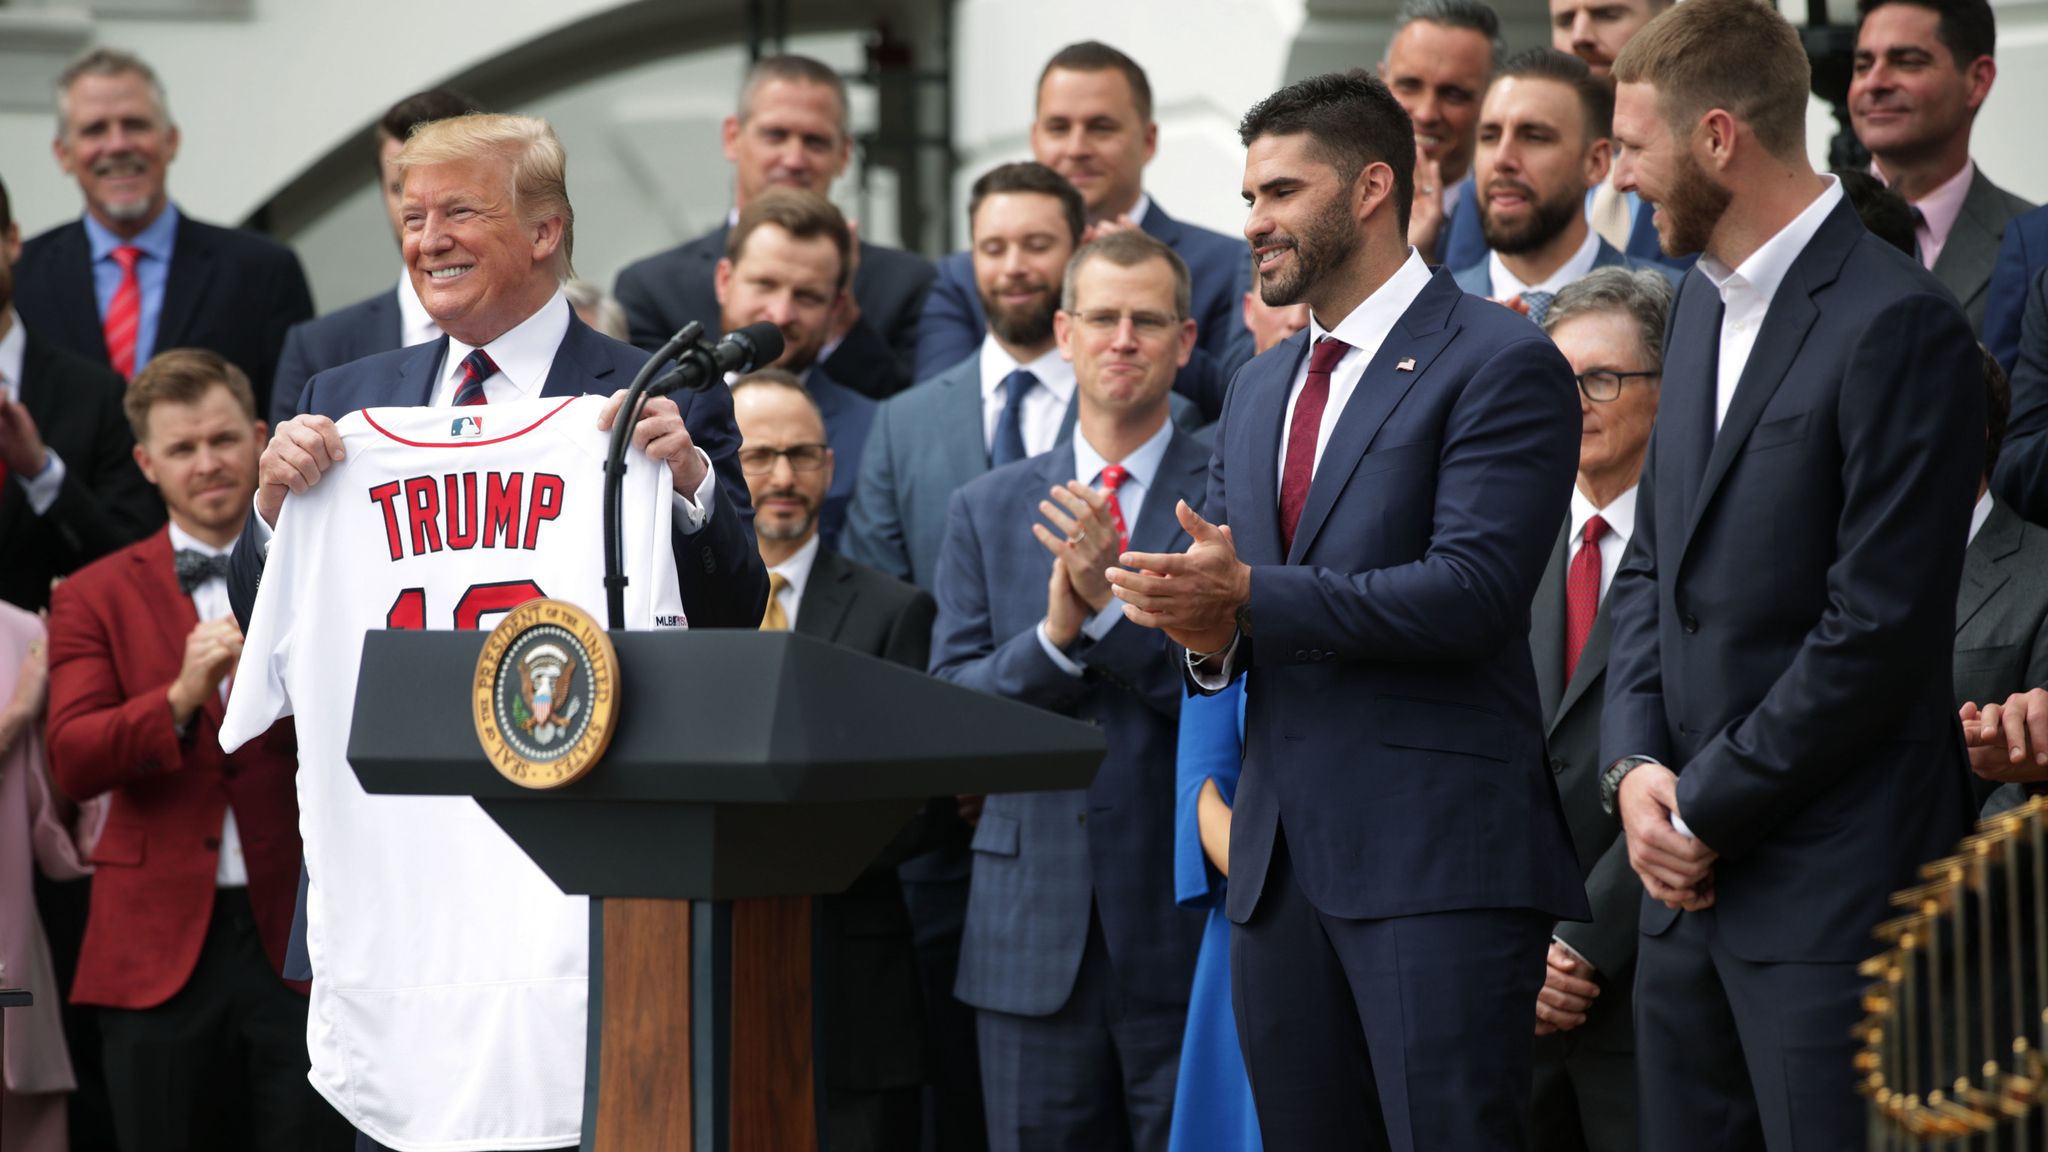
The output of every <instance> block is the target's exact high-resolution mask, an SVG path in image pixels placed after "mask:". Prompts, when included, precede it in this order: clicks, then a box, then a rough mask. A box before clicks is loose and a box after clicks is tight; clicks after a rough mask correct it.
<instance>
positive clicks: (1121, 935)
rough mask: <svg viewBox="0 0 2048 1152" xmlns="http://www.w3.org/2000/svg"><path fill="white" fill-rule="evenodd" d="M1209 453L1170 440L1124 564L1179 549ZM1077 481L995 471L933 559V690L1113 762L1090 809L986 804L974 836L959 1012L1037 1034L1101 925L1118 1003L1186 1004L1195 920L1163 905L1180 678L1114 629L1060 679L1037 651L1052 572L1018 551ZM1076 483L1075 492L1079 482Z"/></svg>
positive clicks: (1065, 464)
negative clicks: (1058, 729)
mask: <svg viewBox="0 0 2048 1152" xmlns="http://www.w3.org/2000/svg"><path fill="white" fill-rule="evenodd" d="M1208 460H1209V451H1208V449H1206V448H1204V447H1203V446H1202V445H1201V444H1200V443H1199V442H1197V441H1196V440H1195V439H1194V438H1192V437H1190V436H1189V435H1188V434H1187V433H1185V432H1181V431H1179V430H1176V431H1175V432H1174V434H1173V438H1172V439H1171V440H1170V441H1169V442H1168V444H1167V449H1166V454H1165V457H1164V458H1163V460H1162V461H1161V463H1160V466H1159V473H1158V475H1157V476H1155V477H1154V478H1153V481H1152V486H1151V488H1150V489H1149V490H1148V491H1147V492H1146V494H1145V505H1144V508H1143V510H1142V511H1141V512H1140V513H1139V515H1138V519H1137V522H1136V523H1134V524H1132V525H1131V526H1130V528H1131V547H1132V548H1135V549H1138V550H1139V551H1144V552H1179V551H1182V550H1184V549H1186V547H1187V546H1188V536H1187V533H1186V532H1184V531H1182V530H1181V526H1180V521H1179V519H1178V518H1177V517H1176V515H1175V513H1174V505H1175V503H1176V502H1177V501H1180V500H1186V501H1187V502H1188V503H1189V504H1191V505H1198V504H1199V503H1200V501H1201V497H1202V483H1203V482H1202V477H1203V472H1204V470H1205V469H1206V467H1207V465H1208ZM1073 478H1074V447H1073V441H1071V440H1066V441H1062V442H1061V443H1060V444H1059V445H1057V446H1056V447H1054V448H1053V449H1052V450H1051V451H1050V452H1046V453H1044V454H1043V455H1039V456H1034V457H1032V458H1030V459H1028V460H1020V461H1018V462H1017V463H1015V464H1009V465H1005V466H1004V467H1002V468H998V469H996V470H995V471H993V472H990V473H988V474H986V475H984V476H981V477H980V478H978V479H976V480H975V481H974V482H973V483H970V484H968V485H967V486H966V487H965V488H962V489H960V491H959V492H957V493H955V494H954V496H953V500H952V507H951V509H950V511H949V514H948V517H947V527H946V544H945V547H944V549H943V551H941V553H940V557H939V566H940V571H939V580H938V599H939V618H938V623H937V625H936V626H935V628H934V631H933V635H932V673H933V674H934V675H936V676H938V677H939V678H940V679H943V680H950V681H952V682H954V683H956V684H964V685H966V686H967V687H970V688H975V689H978V690H980V691H983V692H987V693H990V694H991V695H996V696H1007V697H1009V698H1010V699H1013V700H1022V701H1024V702H1025V703H1028V704H1035V705H1037V706H1039V707H1041V708H1045V709H1048V710H1050V711H1054V712H1060V713H1063V714H1065V715H1068V716H1075V717H1078V718H1080V719H1083V720H1087V721H1090V722H1092V723H1095V724H1099V725H1101V726H1102V729H1103V732H1104V735H1105V736H1107V737H1108V740H1109V754H1108V755H1107V756H1106V757H1105V758H1104V759H1103V762H1102V767H1101V769H1100V770H1098V771H1097V772H1096V774H1095V780H1094V782H1093V783H1092V784H1090V785H1089V787H1088V788H1087V790H1086V791H1078V792H1021V793H1015V794H1011V795H1003V796H990V797H989V798H988V806H987V807H986V808H985V809H983V811H982V814H981V824H980V825H979V826H978V827H977V828H976V829H975V832H974V882H973V888H972V894H971V895H970V897H969V899H968V905H967V932H966V937H965V939H964V941H963V943H962V945H961V952H960V974H959V978H958V982H957V983H956V985H955V987H954V993H955V995H957V996H959V997H960V999H962V1000H964V1001H966V1002H967V1003H969V1004H972V1005H974V1006H975V1007H977V1008H988V1009H993V1010H995V1011H999V1012H1011V1013H1016V1014H1019V1015H1025V1016H1043V1015H1047V1014H1049V1013H1051V1012H1054V1011H1056V1010H1058V1009H1059V1008H1060V1006H1061V1005H1063V1004H1065V1003H1066V1002H1067V998H1068V996H1069V994H1070V993H1071V992H1072V991H1073V986H1074V977H1075V975H1076V973H1078V972H1079V971H1080V968H1081V955H1082V952H1083V950H1084V948H1085V946H1086V944H1087V939H1088V920H1089V910H1090V908H1091V907H1093V908H1094V909H1095V913H1096V915H1097V916H1099V917H1100V920H1101V923H1102V935H1103V941H1104V943H1105V944H1106V945H1107V946H1108V948H1109V955H1110V961H1111V964H1112V965H1113V966H1114V968H1115V970H1116V976H1117V985H1118V987H1119V988H1120V989H1121V991H1122V992H1123V993H1124V994H1126V995H1130V996H1135V997H1138V998H1141V999H1144V1000H1147V1001H1151V1002H1153V1003H1160V1004H1173V1003H1185V1002H1186V1000H1187V998H1188V987H1189V985H1190V983H1191V982H1192V981H1193V979H1194V971H1195V951H1196V948H1197V946H1198V945H1199V943H1200V940H1201V932H1202V918H1201V916H1200V914H1198V913H1196V912H1193V911H1190V910H1188V909H1184V908H1181V907H1178V906H1177V905H1176V904H1175V903H1174V899H1173V804H1174V799H1173V787H1174V748H1175V741H1176V737H1177V732H1178V728H1179V722H1180V721H1179V718H1180V701H1181V696H1182V691H1181V675H1180V670H1179V667H1178V666H1177V662H1176V659H1175V656H1174V654H1173V653H1172V652H1171V651H1170V648H1171V645H1170V643H1169V642H1168V641H1167V640H1166V638H1165V635H1164V634H1163V633H1160V632H1157V631H1154V630H1152V629H1149V628H1142V627H1139V626H1138V625H1136V624H1133V623H1131V622H1130V621H1128V620H1122V621H1119V622H1118V623H1117V624H1116V626H1115V627H1113V628H1111V629H1110V630H1109V632H1108V633H1106V634H1105V635H1104V636H1103V637H1102V639H1100V640H1092V641H1091V640H1089V639H1087V638H1086V637H1085V636H1084V637H1083V638H1082V639H1081V640H1080V641H1079V642H1078V643H1077V644H1076V646H1075V647H1074V649H1073V650H1072V651H1071V652H1070V653H1069V655H1070V656H1071V657H1072V659H1073V660H1074V662H1075V663H1077V664H1079V665H1081V666H1082V668H1084V669H1085V670H1086V672H1087V674H1086V675H1085V676H1079V677H1077V676H1072V675H1069V674H1068V673H1067V672H1066V671H1065V670H1063V669H1061V668H1060V667H1059V666H1058V665H1057V664H1054V663H1053V662H1052V660H1051V658H1049V657H1048V656H1047V655H1046V654H1045V650H1044V647H1043V646H1042V645H1040V644H1039V642H1038V623H1039V621H1040V620H1042V619H1044V618H1045V589H1046V584H1047V583H1048V582H1049V581H1050V580H1051V578H1052V557H1051V555H1050V554H1048V553H1047V552H1046V550H1045V549H1044V547H1043V546H1041V545H1040V544H1039V543H1038V540H1037V539H1036V538H1035V537H1034V536H1033V535H1032V533H1031V527H1030V526H1031V525H1032V524H1033V523H1034V522H1039V521H1040V520H1041V518H1040V516H1039V514H1038V504H1039V501H1041V500H1043V499H1045V494H1046V492H1047V490H1048V489H1050V488H1051V487H1052V486H1053V485H1055V484H1059V483H1063V482H1065V481H1067V480H1071V479H1073ZM1084 479H1085V477H1084Z"/></svg>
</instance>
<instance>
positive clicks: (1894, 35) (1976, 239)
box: [1849, 0, 2033, 332]
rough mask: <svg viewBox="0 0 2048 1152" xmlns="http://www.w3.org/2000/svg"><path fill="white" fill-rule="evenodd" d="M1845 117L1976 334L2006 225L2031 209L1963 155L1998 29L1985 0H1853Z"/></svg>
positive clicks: (1990, 70) (1991, 72) (1925, 260)
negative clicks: (1858, 21)
mask: <svg viewBox="0 0 2048 1152" xmlns="http://www.w3.org/2000/svg"><path fill="white" fill-rule="evenodd" d="M1857 9H1858V10H1859V11H1860V12H1861V13H1862V15H1863V22H1862V25H1861V26H1860V27H1859V28H1858V29H1857V31H1856V63H1855V75H1854V78H1853V79H1851V80H1850V82H1849V119H1850V122H1851V123H1852V124H1853V126H1854V127H1855V129H1856V137H1857V139H1859V140H1861V141H1862V142H1863V145H1864V147H1866V148H1868V149H1870V155H1871V161H1870V172H1871V175H1873V176H1876V177H1877V178H1878V179H1880V180H1883V181H1884V182H1885V183H1886V184H1888V185H1890V186H1891V187H1892V189H1893V190H1894V191H1896V192H1898V194H1899V195H1901V196H1903V197H1905V198H1906V202H1907V203H1908V204H1911V205H1912V206H1913V214H1914V229H1913V231H1914V238H1915V239H1916V240H1917V241H1918V242H1919V256H1920V263H1921V264H1922V265H1923V266H1925V267H1926V268H1927V269H1928V270H1929V271H1931V272H1933V273H1934V275H1935V277H1936V278H1937V279H1939V280H1940V281H1941V282H1942V283H1943V284H1945V285H1947V286H1948V290H1949V291H1950V292H1952V293H1954V294H1955V298H1956V301H1957V302H1958V303H1960V304H1961V305H1962V306H1963V311H1964V312H1965V313H1966V314H1967V315H1968V316H1969V317H1970V325H1971V326H1972V327H1973V328H1975V329H1976V330H1978V331H1979V332H1982V331H1983V327H1984V302H1985V294H1986V290H1987V289H1988V288H1989V287H1990V284H1991V269H1992V267H1993V266H1994V265H1995V264H1997V262H1998V242H1999V240H2000V239H2001V238H2002V237H2003V236H2004V235H2005V224H2006V221H2008V220H2010V219H2012V218H2013V217H2015V216H2018V215H2019V214H2021V213H2022V212H2025V211H2027V210H2028V209H2030V208H2032V207H2033V205H2032V204H2029V203H2028V202H2026V201H2025V200H2022V199H2020V198H2019V197H2017V196H2014V195H2012V194H2011V193H2009V192H2007V191H2005V190H2004V189H2002V188H2000V187H1999V186H1998V185H1996V184H1993V183H1992V182H1991V181H1990V180H1989V179H1988V178H1986V177H1985V175H1984V173H1983V172H1981V171H1979V170H1978V168H1977V166H1976V164H1975V163H1974V162H1972V161H1971V159H1970V128H1971V125H1972V124H1974V123H1975V122H1976V119H1977V110H1978V109H1979V108H1981V107H1982V106H1983V104H1984V98H1985V97H1987V96H1989V95H1990V94H1991V84H1992V81H1994V80H1995V79H1997V77H1998V65H1997V64H1996V63H1994V62H1993V60H1992V53H1993V51H1994V49H1995V48H1996V47H1997V42H1998V25H1997V21H1996V20H1995V19H1994V18H1993V17H1992V14H1991V4H1990V0H1861V2H1860V3H1859V4H1858V5H1857Z"/></svg>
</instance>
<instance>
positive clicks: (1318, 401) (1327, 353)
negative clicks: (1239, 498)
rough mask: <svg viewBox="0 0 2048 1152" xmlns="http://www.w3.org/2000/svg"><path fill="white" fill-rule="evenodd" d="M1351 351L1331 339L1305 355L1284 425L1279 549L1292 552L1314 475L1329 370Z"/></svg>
mask: <svg viewBox="0 0 2048 1152" xmlns="http://www.w3.org/2000/svg"><path fill="white" fill-rule="evenodd" d="M1349 351H1351V345H1349V344H1346V343H1345V342H1343V341H1342V340H1339V339H1337V338H1336V337H1335V336H1325V337H1323V338H1322V339H1321V340H1318V341H1316V346H1315V349H1314V350H1313V351H1311V352H1310V353H1309V355H1308V381H1307V382H1306V383H1305V384H1303V385H1302V386H1301V395H1300V396H1299V397H1297V398H1296V399H1295V401H1294V419H1293V420H1291V421H1289V422H1288V425H1287V457H1286V459H1287V465H1286V467H1285V468H1283V469H1282V470H1281V472H1280V547H1281V548H1282V550H1284V551H1290V552H1291V551H1293V549H1294V527H1295V525H1297V524H1299V523H1301V508H1302V505H1304V504H1307V503H1308V485H1309V481H1311V480H1313V479H1315V474H1316V437H1317V436H1318V435H1319V434H1320V433H1321V431H1322V427H1323V409H1324V408H1325V407H1327V406H1328V405H1329V403H1330V369H1332V368H1335V367H1336V366H1337V361H1339V360H1342V359H1343V358H1344V354H1345V353H1346V352H1349Z"/></svg>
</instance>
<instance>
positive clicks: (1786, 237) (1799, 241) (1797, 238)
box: [1699, 173, 1842, 308]
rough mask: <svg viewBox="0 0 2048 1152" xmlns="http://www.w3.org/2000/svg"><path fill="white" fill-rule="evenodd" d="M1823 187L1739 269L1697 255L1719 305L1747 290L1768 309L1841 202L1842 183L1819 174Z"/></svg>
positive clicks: (1707, 255)
mask: <svg viewBox="0 0 2048 1152" xmlns="http://www.w3.org/2000/svg"><path fill="white" fill-rule="evenodd" d="M1821 182H1822V183H1823V184H1825V185H1826V187H1825V188H1822V189H1821V193H1820V195H1819V196H1817V197H1815V198H1814V201H1813V203H1811V204H1808V205H1807V206H1806V210H1805V211H1803V212H1801V213H1800V214H1799V215H1797V216H1794V217H1793V218H1792V222H1791V223H1789V224H1787V225H1785V226H1784V227H1783V228H1780V229H1779V230H1778V233H1777V235H1775V236H1772V237H1771V238H1770V239H1769V240H1766V241H1764V242H1763V244H1762V245H1761V246H1760V247H1758V248H1757V250H1756V251H1754V252H1752V253H1750V254H1749V259H1747V260H1744V261H1743V262H1742V266H1741V267H1739V268H1733V269H1731V268H1729V267H1728V266H1727V265H1726V264H1723V263H1722V262H1721V261H1720V260H1719V259H1717V258H1716V257H1714V256H1713V255H1712V254H1711V253H1709V254H1703V255H1701V256H1700V261H1699V267H1700V271H1701V272H1702V273H1703V274H1705V276H1706V277H1707V279H1708V281H1710V282H1711V283H1712V284H1713V285H1714V288H1715V289H1716V290H1717V291H1719V292H1720V294H1721V302H1722V303H1723V304H1724V305H1725V304H1728V303H1730V302H1731V301H1730V295H1731V294H1732V293H1733V292H1735V291H1737V290H1739V288H1742V287H1747V288H1748V289H1749V290H1750V291H1751V292H1754V293H1755V294H1756V298H1757V300H1758V301H1759V302H1760V303H1761V304H1762V306H1763V307H1765V308H1769V307H1770V303H1771V299H1772V298H1773V297H1775V296H1776V295H1777V294H1778V285H1780V284H1783V283H1784V282H1785V275H1786V273H1788V272H1790V271H1791V270H1792V262H1793V261H1794V260H1797V259H1799V254H1800V253H1801V252H1804V251H1806V246H1807V245H1808V244H1810V243H1812V242H1813V237H1814V234H1815V233H1817V232H1819V231H1820V226H1821V224H1823V223H1824V222H1826V220H1827V218H1828V213H1830V212H1832V211H1834V210H1835V205H1837V204H1840V203H1841V202H1842V182H1841V181H1840V180H1837V179H1835V178H1834V176H1832V175H1830V174H1828V173H1822V174H1821Z"/></svg>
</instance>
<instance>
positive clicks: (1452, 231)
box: [1443, 180, 1699, 295]
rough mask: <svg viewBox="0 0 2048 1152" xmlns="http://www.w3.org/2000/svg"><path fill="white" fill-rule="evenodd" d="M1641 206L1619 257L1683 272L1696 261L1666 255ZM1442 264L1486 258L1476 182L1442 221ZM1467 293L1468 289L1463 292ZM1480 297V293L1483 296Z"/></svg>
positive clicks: (1453, 265) (1694, 257)
mask: <svg viewBox="0 0 2048 1152" xmlns="http://www.w3.org/2000/svg"><path fill="white" fill-rule="evenodd" d="M1648 207H1649V206H1648V205H1643V206H1642V207H1641V208H1638V209H1637V210H1636V214H1635V221H1634V222H1633V223H1631V224H1630V225H1629V230H1628V247H1627V248H1624V249H1622V254H1623V255H1624V256H1627V257H1628V258H1629V259H1631V260H1635V261H1638V262H1640V263H1647V264H1656V265H1660V266H1662V267H1665V268H1669V269H1672V270H1673V271H1675V272H1678V273H1684V272H1685V271H1687V270H1688V269H1690V268H1691V267H1692V266H1693V262H1694V261H1696V260H1698V259H1699V256H1698V255H1697V254H1694V255H1691V256H1666V255H1665V254H1664V249H1663V248H1662V247H1661V246H1659V244H1658V242H1657V225H1656V222H1655V221H1654V220H1652V219H1651V214H1650V212H1649V211H1648V210H1647V209H1648ZM1444 229H1445V231H1444V240H1443V249H1444V257H1443V263H1444V267H1446V268H1469V267H1471V266H1472V265H1474V264H1477V263H1479V262H1480V261H1482V260H1484V259H1486V235H1485V233H1484V232H1483V231H1482V230H1481V229H1480V226H1479V192H1478V182H1477V181H1476V180H1475V181H1474V182H1473V183H1471V184H1467V185H1465V190H1464V192H1463V193H1462V194H1460V195H1459V197H1458V206H1457V208H1456V209H1455V210H1454V211H1453V212H1452V213H1451V218H1450V219H1449V220H1447V221H1445V222H1444ZM1466 291H1470V289H1466ZM1482 295H1483V293H1482Z"/></svg>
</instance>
